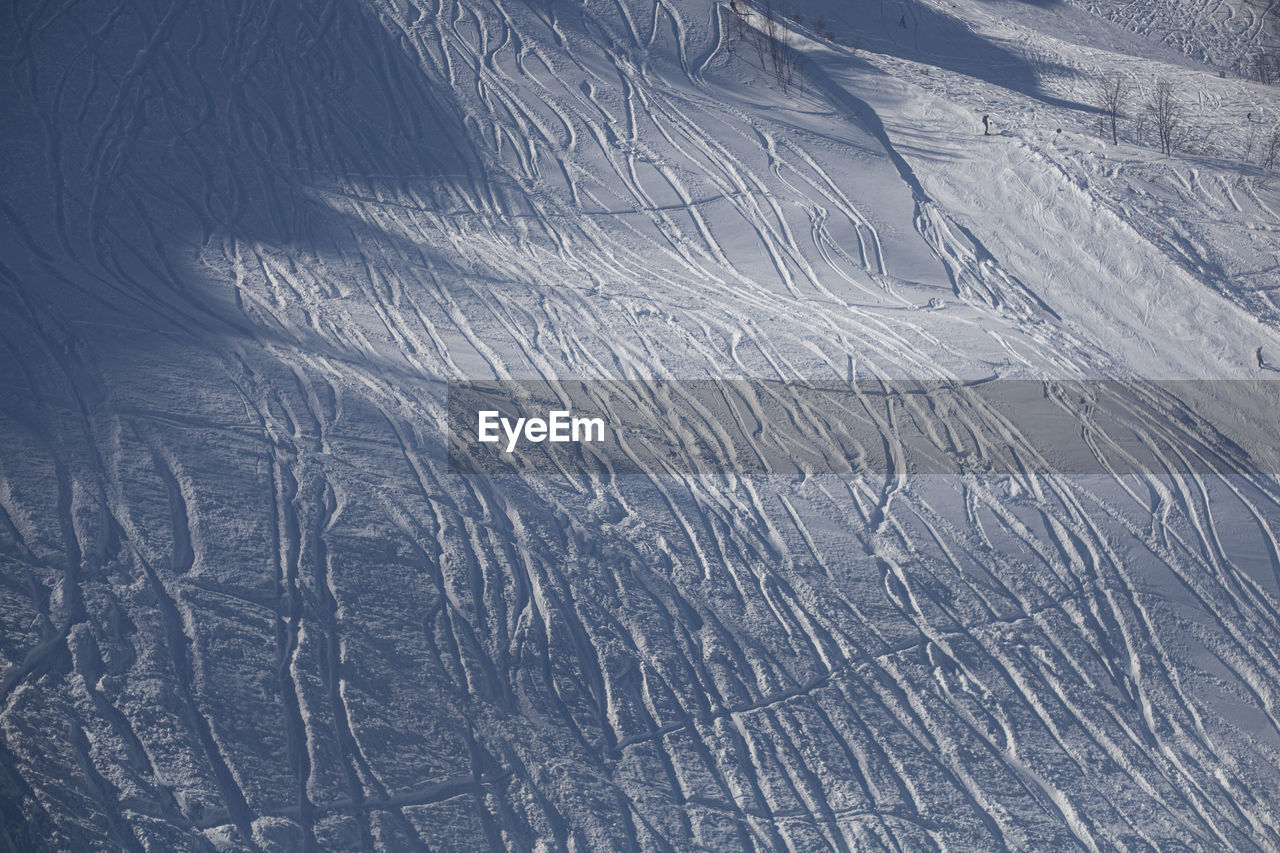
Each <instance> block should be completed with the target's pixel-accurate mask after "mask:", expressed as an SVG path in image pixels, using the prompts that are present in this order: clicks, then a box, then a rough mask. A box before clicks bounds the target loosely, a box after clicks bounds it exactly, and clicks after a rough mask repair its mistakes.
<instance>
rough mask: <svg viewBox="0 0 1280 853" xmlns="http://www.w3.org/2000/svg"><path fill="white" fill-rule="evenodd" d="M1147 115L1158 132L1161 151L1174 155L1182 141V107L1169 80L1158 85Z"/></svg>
mask: <svg viewBox="0 0 1280 853" xmlns="http://www.w3.org/2000/svg"><path fill="white" fill-rule="evenodd" d="M1147 113H1148V114H1149V115H1150V116H1151V123H1152V125H1153V126H1154V127H1155V130H1156V138H1157V139H1158V140H1159V142H1160V151H1161V152H1162V153H1164V154H1166V155H1168V154H1172V153H1173V151H1174V149H1175V148H1177V147H1178V144H1179V143H1180V142H1181V141H1182V135H1183V126H1182V105H1181V104H1180V103H1178V99H1177V97H1176V96H1175V95H1174V92H1173V84H1172V83H1170V82H1169V81H1168V80H1160V81H1158V82H1157V83H1156V88H1155V91H1154V92H1152V93H1151V100H1149V101H1147Z"/></svg>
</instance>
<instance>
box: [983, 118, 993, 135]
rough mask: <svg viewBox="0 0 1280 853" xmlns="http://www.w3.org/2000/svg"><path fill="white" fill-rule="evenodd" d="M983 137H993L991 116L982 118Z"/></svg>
mask: <svg viewBox="0 0 1280 853" xmlns="http://www.w3.org/2000/svg"><path fill="white" fill-rule="evenodd" d="M982 135H983V136H990V135H991V116H983V117H982Z"/></svg>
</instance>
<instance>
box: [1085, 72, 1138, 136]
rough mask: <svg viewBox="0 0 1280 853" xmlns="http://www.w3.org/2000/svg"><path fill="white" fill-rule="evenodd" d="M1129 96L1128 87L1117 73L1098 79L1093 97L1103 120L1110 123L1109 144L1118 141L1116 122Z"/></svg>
mask: <svg viewBox="0 0 1280 853" xmlns="http://www.w3.org/2000/svg"><path fill="white" fill-rule="evenodd" d="M1128 96H1129V87H1128V85H1127V84H1126V83H1125V82H1124V78H1122V77H1121V76H1120V75H1119V74H1109V75H1107V76H1106V77H1103V78H1102V79H1101V80H1099V81H1098V85H1097V87H1096V89H1095V90H1094V97H1095V99H1096V101H1097V105H1098V109H1099V110H1100V111H1101V112H1102V118H1103V121H1105V122H1107V123H1109V124H1110V125H1111V144H1112V145H1115V144H1116V143H1117V142H1119V141H1120V139H1119V136H1118V135H1117V133H1116V123H1117V121H1118V120H1119V118H1120V114H1121V113H1123V112H1124V103H1125V99H1126V98H1127V97H1128Z"/></svg>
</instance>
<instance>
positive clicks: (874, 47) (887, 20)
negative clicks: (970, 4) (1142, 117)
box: [792, 0, 1095, 112]
mask: <svg viewBox="0 0 1280 853" xmlns="http://www.w3.org/2000/svg"><path fill="white" fill-rule="evenodd" d="M1025 2H1028V3H1032V4H1034V5H1037V6H1048V5H1050V4H1051V3H1054V2H1056V0H1025ZM792 8H794V10H795V11H797V12H799V13H800V15H801V20H802V22H803V23H805V24H807V25H814V24H815V23H816V22H817V21H818V20H822V21H823V22H824V24H825V30H826V31H828V33H829V34H830V36H831V38H832V39H833V40H834V41H836V42H838V43H840V44H842V45H844V46H846V47H853V48H857V49H860V50H867V51H872V52H875V53H883V54H886V55H889V56H895V57H898V58H899V59H906V60H910V61H912V62H919V63H921V64H924V65H933V66H936V67H938V68H941V69H943V70H946V71H951V72H954V73H957V74H963V75H965V76H968V77H973V78H975V79H977V80H981V81H983V82H985V83H989V84H991V85H994V86H1000V87H1003V88H1005V89H1010V90H1012V91H1016V92H1020V93H1022V94H1025V95H1028V96H1030V97H1032V98H1035V99H1037V100H1039V101H1042V102H1043V103H1046V104H1050V105H1052V106H1057V107H1063V108H1065V109H1072V110H1084V111H1088V112H1094V111H1095V110H1094V108H1093V107H1091V106H1089V105H1087V104H1082V103H1079V102H1077V101H1071V100H1068V99H1064V98H1059V97H1057V96H1056V95H1052V94H1049V93H1047V92H1045V91H1044V89H1043V86H1042V83H1041V81H1042V80H1043V79H1044V78H1045V77H1047V76H1050V75H1053V76H1060V77H1070V76H1074V75H1075V74H1076V72H1075V70H1074V69H1072V68H1069V67H1067V66H1065V65H1061V64H1058V63H1052V62H1039V61H1035V60H1032V59H1031V58H1029V57H1027V56H1024V55H1021V54H1020V53H1017V52H1015V51H1013V50H1010V49H1009V48H1006V47H1004V46H1002V45H1001V44H999V43H998V42H995V41H992V40H990V39H988V38H984V37H983V36H982V35H980V34H978V33H976V32H974V31H973V30H972V29H970V28H969V27H968V26H966V25H965V24H964V22H963V21H960V20H958V19H957V18H953V17H951V16H949V15H946V14H944V13H943V12H941V11H940V10H938V9H936V8H934V7H933V6H931V5H927V4H924V3H919V2H915V0H907V2H900V3H881V2H870V0H855V2H853V3H851V4H849V5H848V6H839V7H834V8H833V7H831V6H830V5H828V4H824V3H822V2H820V0H796V2H795V3H794V4H793V7H792ZM972 106H973V109H974V111H975V112H986V111H987V110H988V108H989V105H987V104H985V103H984V102H982V101H981V100H978V99H976V98H975V100H974V103H973V105H972Z"/></svg>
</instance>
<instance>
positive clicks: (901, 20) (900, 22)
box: [898, 15, 907, 30]
mask: <svg viewBox="0 0 1280 853" xmlns="http://www.w3.org/2000/svg"><path fill="white" fill-rule="evenodd" d="M898 26H900V27H902V28H903V29H904V30H905V29H906V28H907V16H906V15H903V16H902V17H901V18H899V19H898Z"/></svg>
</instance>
